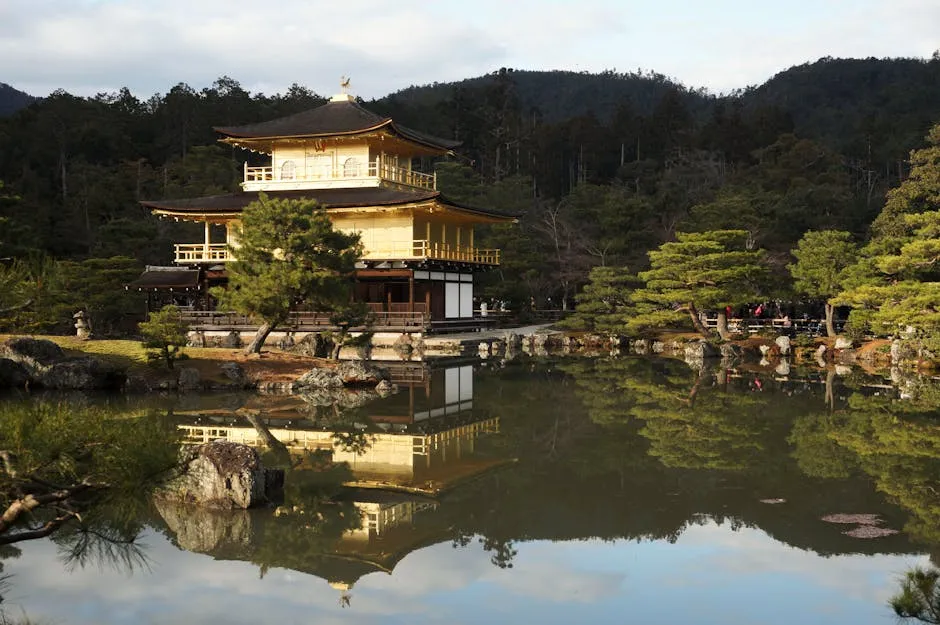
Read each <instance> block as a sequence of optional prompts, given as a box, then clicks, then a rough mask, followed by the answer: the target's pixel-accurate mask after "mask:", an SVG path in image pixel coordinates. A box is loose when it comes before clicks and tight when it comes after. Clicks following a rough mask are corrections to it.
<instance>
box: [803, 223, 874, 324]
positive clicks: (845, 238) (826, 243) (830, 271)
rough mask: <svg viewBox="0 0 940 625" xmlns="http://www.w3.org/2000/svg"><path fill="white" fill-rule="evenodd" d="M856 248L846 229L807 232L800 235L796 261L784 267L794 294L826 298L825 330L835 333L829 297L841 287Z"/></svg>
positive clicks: (852, 261)
mask: <svg viewBox="0 0 940 625" xmlns="http://www.w3.org/2000/svg"><path fill="white" fill-rule="evenodd" d="M857 253H858V249H857V247H856V245H855V243H853V242H852V235H850V234H849V233H848V232H839V231H836V230H823V231H820V232H816V231H810V232H807V233H806V234H804V235H803V238H802V239H800V242H799V243H798V244H797V247H796V249H794V250H793V256H794V257H796V263H794V264H792V265H789V266H788V269H789V270H790V274H791V275H792V276H793V280H794V283H793V288H794V289H795V290H796V292H797V293H802V294H804V295H808V296H809V297H812V298H818V299H823V300H825V301H826V333H827V334H828V335H829V336H835V335H836V330H835V325H834V323H833V309H834V306H833V305H832V303H831V302H830V299H831V298H833V297H835V296H836V295H838V294H839V293H840V292H841V291H842V288H843V282H844V275H845V270H846V268H847V267H849V266H850V265H852V264H853V263H854V262H855V260H856V255H857Z"/></svg>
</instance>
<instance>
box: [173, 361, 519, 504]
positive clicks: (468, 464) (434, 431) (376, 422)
mask: <svg viewBox="0 0 940 625" xmlns="http://www.w3.org/2000/svg"><path fill="white" fill-rule="evenodd" d="M397 373H398V375H396V376H395V377H394V378H393V379H395V383H396V384H397V385H398V386H399V392H398V393H397V394H395V395H393V396H391V397H387V398H385V399H383V400H382V401H378V402H375V404H374V406H373V405H367V406H365V407H361V408H357V409H352V410H346V411H343V410H340V409H338V408H336V407H335V406H331V407H328V408H329V409H328V410H325V411H320V412H321V413H322V412H325V413H326V417H324V416H323V414H320V413H317V412H315V411H314V413H313V414H311V411H310V410H309V405H308V404H307V403H306V402H305V399H304V397H303V396H296V397H295V396H290V397H277V396H267V397H266V396H259V397H257V398H254V399H252V400H250V401H249V402H248V403H247V404H246V405H244V406H242V407H241V408H239V409H238V410H236V411H199V412H198V414H194V415H189V416H190V418H188V419H187V420H185V421H184V422H182V423H180V424H179V428H180V429H181V430H182V431H183V432H184V441H185V442H187V443H205V442H209V441H212V440H218V439H224V440H227V441H232V442H236V443H244V444H246V445H252V446H265V445H266V440H267V439H268V437H273V438H274V439H275V440H276V441H277V443H280V444H281V445H283V446H284V447H285V448H286V449H287V451H289V452H290V453H291V454H292V455H304V454H310V453H319V454H325V455H326V456H327V457H328V459H329V460H330V461H331V462H333V463H346V464H347V465H348V467H349V468H350V470H351V471H352V475H353V479H352V480H350V481H349V482H347V485H348V486H356V487H375V488H391V489H404V490H408V491H413V492H418V493H424V494H432V495H433V494H436V493H439V492H441V491H443V490H446V489H447V488H450V487H451V486H453V485H454V484H456V483H458V482H460V481H461V480H463V479H467V478H471V477H473V476H474V475H476V474H479V473H480V472H482V471H486V470H487V469H490V468H492V467H494V466H496V465H499V464H502V463H503V462H504V460H502V459H493V458H488V457H485V456H479V455H478V454H477V453H476V442H477V439H478V438H479V437H480V436H482V435H489V434H496V433H498V432H499V418H498V417H493V416H490V415H487V414H483V413H481V412H480V411H474V409H473V366H472V365H463V366H457V367H449V368H443V369H431V368H428V367H426V366H422V367H414V366H412V367H409V368H408V369H402V370H399V371H398V372H397ZM396 378H397V379H396ZM321 408H322V406H321Z"/></svg>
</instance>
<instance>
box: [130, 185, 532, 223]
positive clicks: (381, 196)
mask: <svg viewBox="0 0 940 625" xmlns="http://www.w3.org/2000/svg"><path fill="white" fill-rule="evenodd" d="M260 194H261V192H259V191H238V192H235V193H228V194H225V195H209V196H206V197H198V198H187V199H183V200H141V202H140V203H141V204H142V205H144V206H146V207H147V208H149V209H151V210H154V211H158V212H162V213H171V214H178V215H180V216H183V215H193V216H196V215H207V216H213V215H215V216H219V215H232V214H237V213H240V212H241V211H242V210H243V209H244V208H245V207H246V206H248V205H249V204H250V203H252V202H254V201H257V200H258V196H259V195H260ZM266 195H267V196H268V197H270V198H279V199H298V200H300V199H306V200H316V201H317V202H319V203H320V204H322V205H323V206H324V207H325V208H326V209H327V210H329V209H339V208H356V207H370V206H389V207H391V206H398V205H405V204H413V203H416V202H427V201H430V200H436V201H438V202H439V203H441V204H443V205H444V206H446V207H448V208H451V209H454V210H457V211H460V212H463V213H468V214H472V215H479V216H481V217H488V218H495V219H496V220H498V221H513V220H514V219H515V217H514V216H512V215H506V214H504V213H498V212H496V211H492V210H488V209H484V208H474V207H470V206H463V205H461V204H458V203H456V202H453V201H451V200H448V199H446V198H445V197H444V196H442V195H441V193H440V191H430V190H424V189H414V190H411V189H400V188H395V187H351V188H335V189H308V190H301V191H268V192H267V193H266Z"/></svg>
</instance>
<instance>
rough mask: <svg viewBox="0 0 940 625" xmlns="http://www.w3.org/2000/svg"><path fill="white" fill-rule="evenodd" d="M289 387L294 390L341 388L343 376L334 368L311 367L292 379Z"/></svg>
mask: <svg viewBox="0 0 940 625" xmlns="http://www.w3.org/2000/svg"><path fill="white" fill-rule="evenodd" d="M291 388H292V389H293V390H294V391H304V390H306V389H330V388H343V378H341V377H340V375H339V374H338V373H337V372H336V369H327V368H323V369H311V370H310V371H308V372H307V373H305V374H303V375H302V376H300V377H299V378H297V379H296V380H294V383H293V384H292V385H291Z"/></svg>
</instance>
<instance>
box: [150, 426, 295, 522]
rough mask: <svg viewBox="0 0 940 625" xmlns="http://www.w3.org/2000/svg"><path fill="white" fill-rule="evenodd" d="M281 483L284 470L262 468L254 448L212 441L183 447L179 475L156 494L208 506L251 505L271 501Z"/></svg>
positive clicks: (172, 499)
mask: <svg viewBox="0 0 940 625" xmlns="http://www.w3.org/2000/svg"><path fill="white" fill-rule="evenodd" d="M283 484H284V472H283V471H282V470H280V469H265V468H264V466H263V465H262V463H261V457H260V456H259V455H258V451H257V450H256V449H254V448H253V447H249V446H248V445H242V444H240V443H232V442H228V441H213V442H211V443H206V444H204V445H197V446H195V447H189V448H186V449H184V450H183V452H182V454H181V463H180V468H179V470H178V474H177V475H176V477H174V478H173V479H171V480H170V481H169V482H167V484H166V485H165V486H164V487H163V488H161V489H160V490H159V491H158V493H157V497H158V498H160V499H167V500H170V501H177V502H181V503H192V504H196V505H201V506H207V507H210V508H227V509H232V508H252V507H256V506H259V505H263V504H265V503H268V502H269V501H271V500H272V498H274V497H275V496H276V494H277V493H278V492H279V491H280V490H281V489H282V488H283Z"/></svg>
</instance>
